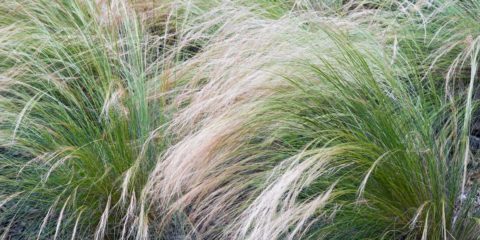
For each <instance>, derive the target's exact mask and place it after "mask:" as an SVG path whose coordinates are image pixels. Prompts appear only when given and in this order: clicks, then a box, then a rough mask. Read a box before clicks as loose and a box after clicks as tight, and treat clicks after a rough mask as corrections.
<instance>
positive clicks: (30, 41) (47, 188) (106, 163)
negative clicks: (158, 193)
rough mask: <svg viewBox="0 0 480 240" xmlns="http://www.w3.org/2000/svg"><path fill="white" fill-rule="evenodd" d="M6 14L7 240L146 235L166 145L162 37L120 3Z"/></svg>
mask: <svg viewBox="0 0 480 240" xmlns="http://www.w3.org/2000/svg"><path fill="white" fill-rule="evenodd" d="M1 5H2V6H1V7H0V24H1V26H2V30H1V31H2V37H1V39H2V40H1V42H2V45H1V47H0V48H1V49H0V56H1V57H0V58H1V64H0V65H1V66H0V69H1V70H0V71H1V74H2V82H1V98H0V109H1V112H2V119H1V125H0V127H1V129H0V131H1V135H2V136H4V137H2V139H1V141H2V152H1V159H2V161H1V167H0V171H1V181H0V186H1V187H0V189H1V190H0V191H1V196H2V204H1V205H4V206H5V210H2V213H1V219H0V220H1V224H2V234H3V235H4V236H6V237H11V238H16V237H20V238H28V239H35V238H37V239H67V238H72V239H77V238H89V239H92V238H94V239H120V238H131V237H135V236H137V234H138V237H142V234H145V233H146V230H145V229H142V228H146V227H145V226H146V224H147V222H148V218H149V216H148V213H147V211H148V207H147V206H144V204H145V198H144V195H142V191H143V186H144V184H145V182H146V180H147V177H148V174H149V171H150V169H151V168H152V167H153V166H154V164H155V162H156V159H157V158H158V157H159V156H160V155H161V153H162V152H163V151H164V149H165V147H166V146H167V145H168V142H169V140H168V137H167V136H166V135H165V134H164V129H165V124H166V122H167V119H168V118H169V113H168V109H167V108H166V106H165V103H166V102H167V101H168V92H169V91H170V90H169V85H168V81H166V80H165V79H163V78H162V77H161V74H160V73H161V69H162V66H161V63H160V61H159V60H158V56H159V55H160V53H161V52H159V51H160V50H159V49H157V48H156V47H157V46H158V45H159V44H158V42H160V40H159V39H157V38H155V37H154V36H149V35H147V34H146V33H145V29H144V28H143V26H142V24H141V22H139V21H138V18H137V16H136V15H135V13H134V12H133V11H132V10H131V9H130V8H129V7H128V6H127V3H126V2H114V3H112V4H110V5H106V6H107V7H108V11H105V9H103V8H105V6H102V5H97V4H95V3H93V2H89V1H64V2H62V1H60V2H59V1H57V2H50V1H33V2H30V1H28V2H24V1H14V2H10V1H3V2H2V4H1Z"/></svg>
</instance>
